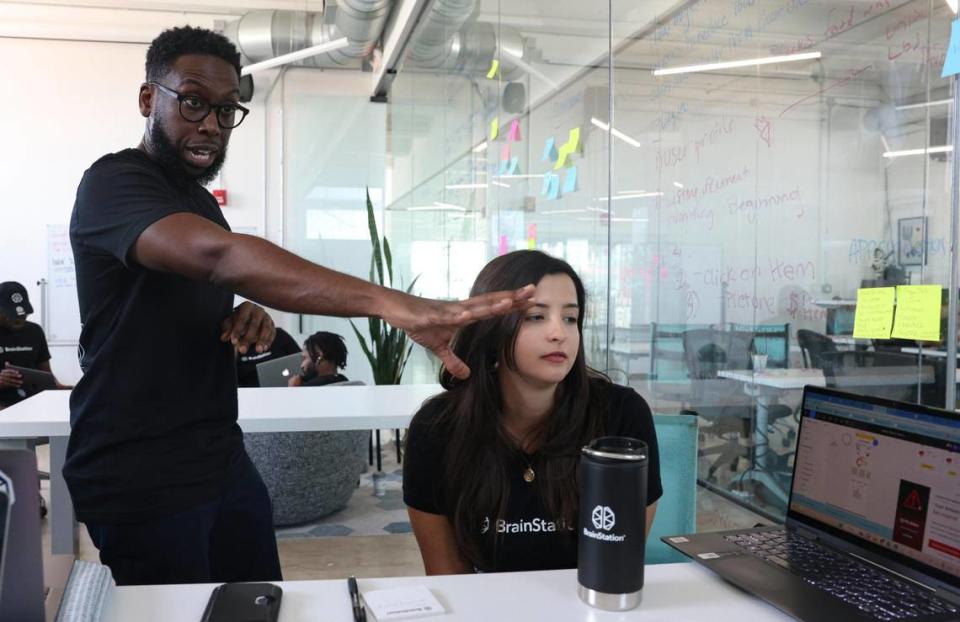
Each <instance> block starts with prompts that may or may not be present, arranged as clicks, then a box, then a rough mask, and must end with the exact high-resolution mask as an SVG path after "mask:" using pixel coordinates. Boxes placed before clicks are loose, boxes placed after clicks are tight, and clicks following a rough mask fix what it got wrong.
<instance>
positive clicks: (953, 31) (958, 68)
mask: <svg viewBox="0 0 960 622" xmlns="http://www.w3.org/2000/svg"><path fill="white" fill-rule="evenodd" d="M958 73H960V19H955V20H954V21H953V25H952V26H951V27H950V45H948V46H947V59H946V60H945V61H943V73H942V74H940V77H941V78H947V77H949V76H955V75H957V74H958Z"/></svg>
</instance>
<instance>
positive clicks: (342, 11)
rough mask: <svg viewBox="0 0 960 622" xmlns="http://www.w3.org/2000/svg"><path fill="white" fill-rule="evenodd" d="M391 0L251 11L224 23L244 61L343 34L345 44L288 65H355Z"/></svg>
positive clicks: (371, 41)
mask: <svg viewBox="0 0 960 622" xmlns="http://www.w3.org/2000/svg"><path fill="white" fill-rule="evenodd" d="M393 4H394V0H338V1H337V3H336V4H333V3H332V2H330V3H328V5H327V8H326V10H325V11H323V12H319V11H251V12H250V13H247V14H246V15H244V16H243V17H241V18H240V19H238V20H235V21H232V22H228V23H227V24H226V25H225V26H224V35H226V36H227V38H228V39H230V40H231V41H232V42H233V43H234V44H235V45H236V46H237V48H238V49H239V50H240V53H241V54H242V56H243V64H244V65H248V64H251V63H257V62H260V61H264V60H267V59H270V58H274V57H276V56H280V55H282V54H288V53H290V52H296V51H298V50H302V49H304V48H308V47H312V46H315V45H320V44H322V43H327V42H328V41H333V40H335V39H340V38H342V37H346V38H347V40H348V41H349V42H350V45H348V46H347V47H345V48H341V49H339V50H334V51H332V52H328V53H326V54H318V55H317V56H312V57H310V58H307V59H304V60H301V61H297V62H295V63H291V64H293V65H295V66H300V67H348V66H357V67H359V65H360V61H361V60H362V59H364V58H366V57H367V56H369V55H370V53H371V52H372V51H373V48H374V46H375V45H376V42H377V40H378V39H379V38H380V35H381V34H382V33H383V27H384V25H385V24H386V21H387V16H388V15H389V14H390V10H391V9H392V8H393Z"/></svg>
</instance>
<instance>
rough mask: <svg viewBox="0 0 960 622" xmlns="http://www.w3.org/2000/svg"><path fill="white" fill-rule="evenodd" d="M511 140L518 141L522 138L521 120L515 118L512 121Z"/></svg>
mask: <svg viewBox="0 0 960 622" xmlns="http://www.w3.org/2000/svg"><path fill="white" fill-rule="evenodd" d="M509 140H510V141H511V142H518V141H519V140H520V120H519V119H514V120H513V121H511V122H510V136H509Z"/></svg>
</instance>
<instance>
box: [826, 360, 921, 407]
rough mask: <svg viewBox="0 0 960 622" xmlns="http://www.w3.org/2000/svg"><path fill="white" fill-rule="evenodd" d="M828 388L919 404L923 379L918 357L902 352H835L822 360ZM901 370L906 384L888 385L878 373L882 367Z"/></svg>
mask: <svg viewBox="0 0 960 622" xmlns="http://www.w3.org/2000/svg"><path fill="white" fill-rule="evenodd" d="M821 360H822V362H823V363H824V365H823V375H824V379H825V380H826V385H827V386H828V387H830V388H835V389H841V390H844V391H849V392H851V393H860V394H863V395H873V396H876V397H885V398H887V399H892V400H899V401H902V402H913V403H916V401H917V388H918V386H919V385H920V380H921V379H920V378H919V376H918V372H919V371H920V370H918V369H917V357H916V355H913V354H904V353H902V352H868V351H860V350H858V351H853V352H834V353H831V354H828V355H824V356H823V357H822V358H821ZM890 367H899V368H903V371H904V380H905V381H904V382H903V383H902V384H901V383H890V382H885V381H884V377H883V376H880V377H876V376H875V374H877V373H878V370H882V368H890Z"/></svg>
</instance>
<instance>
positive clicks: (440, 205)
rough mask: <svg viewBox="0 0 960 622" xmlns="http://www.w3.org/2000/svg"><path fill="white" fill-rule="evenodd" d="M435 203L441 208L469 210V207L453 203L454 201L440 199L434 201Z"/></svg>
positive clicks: (459, 210) (457, 210)
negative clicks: (445, 201)
mask: <svg viewBox="0 0 960 622" xmlns="http://www.w3.org/2000/svg"><path fill="white" fill-rule="evenodd" d="M433 204H434V205H436V206H437V207H439V208H440V209H445V210H452V211H456V212H465V211H467V208H465V207H462V206H460V205H453V204H452V203H441V202H440V201H434V202H433Z"/></svg>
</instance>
